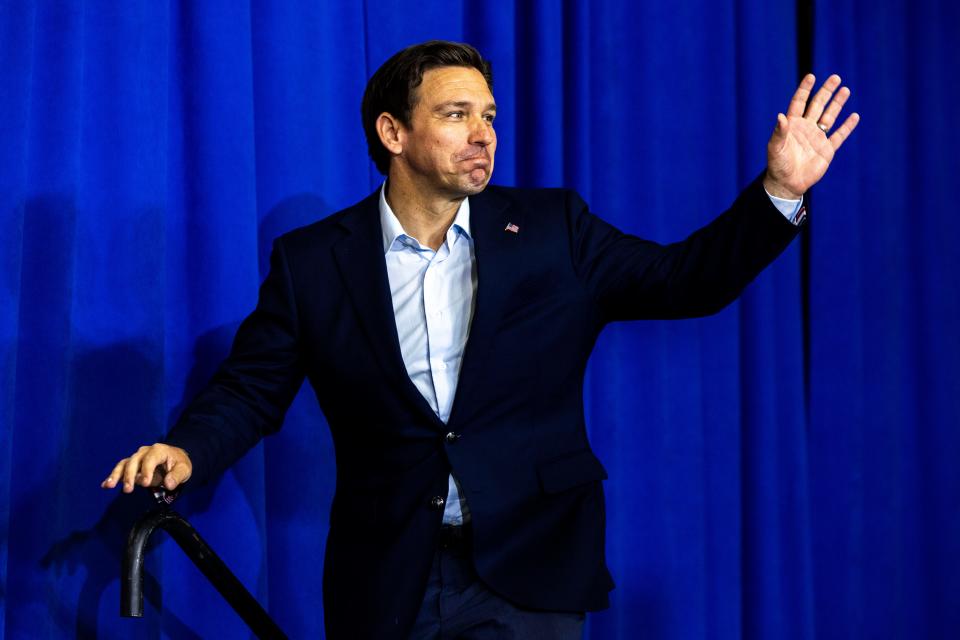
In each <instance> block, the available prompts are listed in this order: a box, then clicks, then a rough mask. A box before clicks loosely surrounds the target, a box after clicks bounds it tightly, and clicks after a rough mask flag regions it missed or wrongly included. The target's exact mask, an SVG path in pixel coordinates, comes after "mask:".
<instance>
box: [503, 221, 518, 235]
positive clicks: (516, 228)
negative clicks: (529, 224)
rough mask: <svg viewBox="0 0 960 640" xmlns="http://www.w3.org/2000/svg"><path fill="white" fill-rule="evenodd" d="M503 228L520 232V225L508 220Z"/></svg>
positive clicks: (512, 231)
mask: <svg viewBox="0 0 960 640" xmlns="http://www.w3.org/2000/svg"><path fill="white" fill-rule="evenodd" d="M503 230H504V231H509V232H510V233H519V232H520V227H518V226H517V225H515V224H513V223H512V222H508V223H507V226H505V227H504V228H503Z"/></svg>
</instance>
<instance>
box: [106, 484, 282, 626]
mask: <svg viewBox="0 0 960 640" xmlns="http://www.w3.org/2000/svg"><path fill="white" fill-rule="evenodd" d="M154 496H155V497H156V498H157V501H158V502H159V503H160V504H159V505H158V506H157V507H156V508H154V509H153V510H151V511H149V512H147V513H146V514H145V515H144V516H143V517H142V518H140V519H139V520H138V521H137V523H136V524H135V525H134V526H133V529H131V530H130V536H129V537H128V538H127V550H126V553H125V554H124V556H123V574H122V576H121V585H120V615H122V616H124V617H127V618H141V617H143V559H144V553H145V551H146V548H147V541H148V540H149V539H150V536H151V535H153V532H154V531H156V530H157V529H163V530H164V531H166V532H167V533H168V534H169V535H170V537H171V538H173V539H174V541H175V542H176V543H177V545H179V546H180V548H181V549H183V551H184V553H186V554H187V557H188V558H190V560H192V561H193V564H195V565H196V566H197V568H198V569H200V572H201V573H203V575H205V576H206V577H207V580H209V581H210V583H211V584H212V585H213V587H214V588H215V589H216V590H217V591H219V592H220V595H221V596H223V598H224V600H226V601H227V603H228V604H229V605H230V606H231V607H233V610H234V611H236V612H237V614H238V615H239V616H240V617H241V618H242V619H243V621H244V622H246V623H247V626H249V627H250V629H251V631H253V633H254V634H256V636H257V637H258V638H286V637H287V636H286V634H284V633H283V631H281V629H280V627H278V626H277V623H275V622H274V621H273V619H271V618H270V616H269V615H268V614H267V612H266V610H264V608H263V607H261V606H260V603H259V602H257V600H256V598H254V597H253V596H252V595H250V592H249V591H247V588H246V587H244V586H243V583H241V582H240V580H238V579H237V577H236V576H235V575H233V572H232V571H230V569H229V568H228V567H227V565H225V564H224V563H223V560H221V559H220V558H219V557H218V556H217V554H216V553H214V551H213V549H211V548H210V545H208V544H207V543H206V542H205V541H204V539H203V538H201V537H200V534H199V533H197V531H196V529H194V528H193V527H192V526H191V525H190V523H189V522H187V520H186V519H185V518H184V517H183V516H181V515H180V514H179V513H177V512H176V511H174V510H172V509H171V508H170V504H171V503H172V502H173V500H174V498H175V497H176V495H175V494H170V493H168V492H166V491H164V490H162V489H160V490H157V491H155V492H154Z"/></svg>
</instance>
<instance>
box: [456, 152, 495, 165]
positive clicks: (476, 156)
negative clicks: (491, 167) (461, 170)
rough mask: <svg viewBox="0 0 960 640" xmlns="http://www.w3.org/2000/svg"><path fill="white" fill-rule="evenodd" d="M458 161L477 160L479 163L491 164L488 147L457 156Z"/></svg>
mask: <svg viewBox="0 0 960 640" xmlns="http://www.w3.org/2000/svg"><path fill="white" fill-rule="evenodd" d="M456 160H457V162H475V163H478V164H489V163H490V156H489V155H488V154H487V150H486V149H482V150H480V151H474V152H470V153H468V154H465V155H461V156H459V157H458V158H456Z"/></svg>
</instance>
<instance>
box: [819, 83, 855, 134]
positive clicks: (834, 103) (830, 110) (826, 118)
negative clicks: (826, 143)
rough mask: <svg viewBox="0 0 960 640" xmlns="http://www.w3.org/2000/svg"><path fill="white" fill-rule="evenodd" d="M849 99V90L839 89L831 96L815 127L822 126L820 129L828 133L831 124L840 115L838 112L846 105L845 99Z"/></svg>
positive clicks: (846, 88) (845, 88) (831, 126)
mask: <svg viewBox="0 0 960 640" xmlns="http://www.w3.org/2000/svg"><path fill="white" fill-rule="evenodd" d="M849 97H850V89H849V88H848V87H840V90H839V91H837V93H836V94H835V95H834V96H833V100H831V101H830V104H829V105H827V108H826V110H825V111H824V112H823V115H821V116H820V118H819V120H817V125H818V126H819V125H823V126H821V127H820V128H821V129H823V130H824V131H830V129H832V128H833V124H834V123H835V122H836V121H837V116H838V115H840V110H841V109H843V105H844V104H846V102H847V98H849Z"/></svg>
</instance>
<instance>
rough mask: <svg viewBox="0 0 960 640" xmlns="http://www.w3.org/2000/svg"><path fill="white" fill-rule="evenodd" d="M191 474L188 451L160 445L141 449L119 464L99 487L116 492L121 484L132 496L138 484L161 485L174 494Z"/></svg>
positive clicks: (191, 466) (191, 465)
mask: <svg viewBox="0 0 960 640" xmlns="http://www.w3.org/2000/svg"><path fill="white" fill-rule="evenodd" d="M192 473H193V464H192V463H191V462H190V456H188V455H187V452H186V451H184V450H183V449H181V448H180V447H172V446H170V445H167V444H162V443H159V442H158V443H157V444H154V445H151V446H149V447H140V448H139V449H137V450H136V451H135V452H134V454H133V455H132V456H130V457H129V458H124V459H123V460H121V461H120V462H118V463H117V464H116V466H114V467H113V471H111V472H110V475H109V476H107V479H106V480H104V481H103V482H101V483H100V486H101V487H103V488H104V489H113V488H114V487H116V486H117V483H118V482H121V481H122V482H123V492H124V493H130V492H131V491H133V488H134V486H136V485H138V484H139V485H140V486H143V487H159V486H160V485H161V483H162V484H163V486H164V487H165V488H166V489H167V490H168V491H173V490H174V489H176V488H177V486H179V485H181V484H183V483H184V482H186V481H187V480H189V479H190V476H191V475H192Z"/></svg>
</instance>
